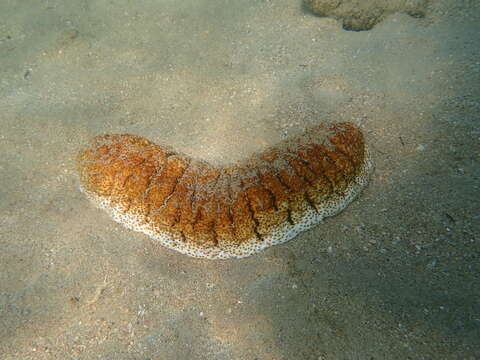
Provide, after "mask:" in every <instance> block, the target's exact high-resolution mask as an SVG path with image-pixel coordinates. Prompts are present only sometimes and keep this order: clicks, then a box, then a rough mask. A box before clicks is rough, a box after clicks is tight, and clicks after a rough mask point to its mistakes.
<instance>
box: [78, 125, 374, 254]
mask: <svg viewBox="0 0 480 360" xmlns="http://www.w3.org/2000/svg"><path fill="white" fill-rule="evenodd" d="M77 168H78V173H79V176H80V183H81V186H80V187H81V189H82V191H83V192H84V193H85V194H86V195H87V197H88V198H89V199H90V200H92V201H93V203H95V204H96V205H97V206H98V207H100V208H102V209H104V210H106V211H107V212H108V213H109V214H110V215H111V216H112V217H113V219H114V220H116V221H117V222H119V223H121V224H123V225H124V226H126V227H127V228H129V229H132V230H135V231H140V232H143V233H145V234H147V235H149V236H150V237H152V238H153V239H156V240H158V241H159V242H160V243H161V244H162V245H164V246H166V247H167V248H170V249H174V250H177V251H179V252H181V253H183V254H187V255H190V256H193V257H199V258H209V259H225V258H232V257H233V258H241V257H246V256H250V255H252V254H255V253H257V252H258V251H260V250H262V249H265V248H267V247H269V246H272V245H275V244H280V243H283V242H286V241H288V240H290V239H292V238H293V237H295V236H296V235H297V234H298V233H300V232H302V231H305V230H307V229H309V228H311V227H312V226H314V225H316V224H318V223H319V222H321V221H322V220H323V219H324V218H325V217H328V216H333V215H335V214H337V213H338V212H339V211H341V210H342V209H344V208H345V207H346V206H347V205H348V204H349V203H350V202H351V201H352V200H353V199H354V198H355V197H356V196H357V195H358V194H359V193H360V191H361V190H362V188H364V187H365V185H366V184H367V182H368V179H369V177H370V173H371V171H372V169H373V163H372V160H371V157H370V154H369V151H368V149H367V147H366V145H365V140H364V136H363V134H362V133H361V131H360V130H359V129H358V128H357V127H356V126H354V125H353V124H351V123H336V124H329V125H320V126H317V127H315V128H311V129H309V130H308V131H307V132H305V134H303V135H302V136H299V137H297V138H295V139H292V140H287V141H283V142H280V143H279V144H277V145H276V146H274V147H271V148H269V149H267V150H266V151H264V152H261V153H255V154H253V155H252V156H251V157H250V158H248V159H246V160H243V161H240V162H237V163H234V164H230V165H227V166H218V167H216V166H212V165H210V164H208V163H206V162H205V161H201V160H196V159H192V158H191V157H189V156H186V155H183V154H179V153H177V152H175V151H173V150H172V149H170V148H169V147H167V146H160V145H156V144H154V143H152V142H151V141H149V140H147V139H145V138H143V137H141V136H136V135H130V134H117V135H101V136H97V137H95V138H94V139H93V140H92V142H91V144H90V146H89V147H88V148H87V149H86V150H84V151H82V152H80V153H79V155H78V157H77Z"/></svg>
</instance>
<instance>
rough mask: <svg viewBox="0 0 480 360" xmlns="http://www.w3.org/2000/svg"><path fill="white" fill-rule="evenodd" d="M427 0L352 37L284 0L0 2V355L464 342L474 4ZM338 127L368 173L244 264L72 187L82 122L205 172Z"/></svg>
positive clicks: (82, 141)
mask: <svg viewBox="0 0 480 360" xmlns="http://www.w3.org/2000/svg"><path fill="white" fill-rule="evenodd" d="M344 3H345V4H346V3H348V2H347V1H345V2H344ZM363 3H366V1H365V2H363ZM386 3H387V2H384V1H372V4H374V5H375V4H381V5H382V6H383V7H384V8H386V9H391V8H389V7H388V6H387V5H388V3H387V4H386ZM400 3H402V2H401V1H396V0H395V1H392V2H391V3H390V5H391V4H400ZM406 3H408V2H406ZM426 3H427V4H426V5H425V6H426V7H425V11H424V14H423V17H418V16H417V17H415V16H410V15H408V13H404V12H402V11H393V10H392V11H390V10H388V11H384V12H383V13H382V15H381V16H380V17H379V18H378V19H379V21H378V22H376V23H375V25H374V26H373V27H371V29H370V30H365V29H364V31H349V30H346V29H344V23H343V19H342V18H341V17H340V16H339V15H338V14H332V15H331V17H327V16H316V15H315V14H313V13H312V12H311V11H310V10H308V9H306V8H305V4H304V3H303V2H302V0H298V1H297V0H245V1H231V0H230V1H228V0H186V1H177V0H175V1H174V0H150V1H148V0H147V1H135V2H133V1H127V0H110V1H104V0H96V1H93V0H83V1H60V0H45V1H33V0H26V1H14V0H3V1H1V2H0V125H1V127H0V151H1V154H2V156H1V157H0V184H1V187H0V359H2V360H4V359H5V360H17V359H22V360H24V359H25V360H30V359H35V360H37V359H38V360H43V359H45V360H50V359H62V360H63V359H76V360H77V359H78V360H90V359H102V360H104V359H106V360H109V359H111V360H114V359H115V360H117V359H118V360H132V359H133V360H147V359H150V360H157V359H159V360H165V359H173V360H177V359H179V360H183V359H192V360H199V359H202V360H203V359H205V360H212V359H213V360H230V359H233V360H237V359H238V360H255V359H257V360H290V359H299V360H304V359H306V360H336V359H355V360H356V359H377V360H378V359H412V360H414V359H415V360H416V359H472V360H473V359H478V358H480V340H479V339H480V300H479V299H480V275H479V274H480V243H479V242H480V239H479V234H480V191H479V190H480V188H479V187H480V181H479V179H480V172H479V169H480V164H479V163H480V159H479V156H480V127H479V121H480V85H479V84H480V60H479V59H480V37H479V36H478V34H479V33H480V3H479V2H478V1H476V0H430V1H428V2H426ZM366 8H368V9H370V8H369V7H368V6H366ZM368 11H370V10H368ZM336 122H351V123H353V124H355V126H356V127H358V128H359V129H361V131H362V133H363V134H364V136H365V140H366V142H367V144H369V148H370V151H371V154H372V157H373V159H374V161H375V172H374V173H373V176H372V178H371V180H370V183H369V185H368V186H367V187H366V188H365V189H364V191H362V193H361V195H360V196H359V198H358V199H357V200H355V201H354V202H352V203H351V204H350V206H348V207H347V208H346V209H345V210H344V211H343V212H342V213H340V214H339V215H337V216H335V217H331V218H329V219H328V220H326V221H325V222H324V223H322V224H319V225H318V226H316V227H313V228H312V229H310V230H308V231H306V232H302V233H301V234H299V235H298V236H297V237H296V238H295V239H294V240H292V241H290V242H288V243H285V244H282V245H278V246H274V247H270V248H268V249H265V250H264V251H262V252H260V253H258V254H256V255H254V256H251V257H248V258H244V259H230V260H222V261H211V260H206V259H195V258H192V257H188V256H184V255H182V254H179V253H178V252H175V251H172V250H169V249H166V248H164V247H162V246H160V245H159V244H158V243H157V242H155V241H154V240H152V239H151V238H149V237H148V236H146V235H144V234H142V233H138V232H134V231H131V230H128V229H126V228H124V227H123V226H121V225H119V224H118V223H116V222H114V221H112V220H111V218H110V217H109V216H108V214H106V213H104V212H103V211H101V210H99V209H97V208H95V207H94V206H93V205H92V204H91V202H90V201H88V199H87V198H86V197H85V196H84V194H82V193H81V192H80V190H79V185H80V180H79V178H78V175H77V172H76V169H75V158H76V156H77V153H78V152H79V151H81V150H82V149H85V147H86V146H88V143H89V141H90V140H91V139H92V138H94V137H95V136H97V135H103V134H118V133H130V134H135V135H139V136H142V137H145V138H148V139H149V140H151V141H152V142H154V143H162V144H168V145H170V146H171V147H172V148H174V149H176V150H177V151H179V152H181V153H183V154H186V155H187V156H189V157H192V158H195V159H199V160H204V161H206V162H208V163H210V164H213V165H216V166H217V165H218V166H223V165H224V164H228V163H231V162H234V161H242V159H247V158H248V157H249V156H251V155H252V154H253V153H258V152H262V151H265V150H266V149H268V148H270V147H272V146H274V145H275V144H278V143H279V142H281V141H283V140H285V139H289V138H293V137H296V136H299V135H300V134H302V133H303V132H304V131H305V130H306V129H309V128H311V127H314V126H316V125H318V124H320V123H336Z"/></svg>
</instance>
